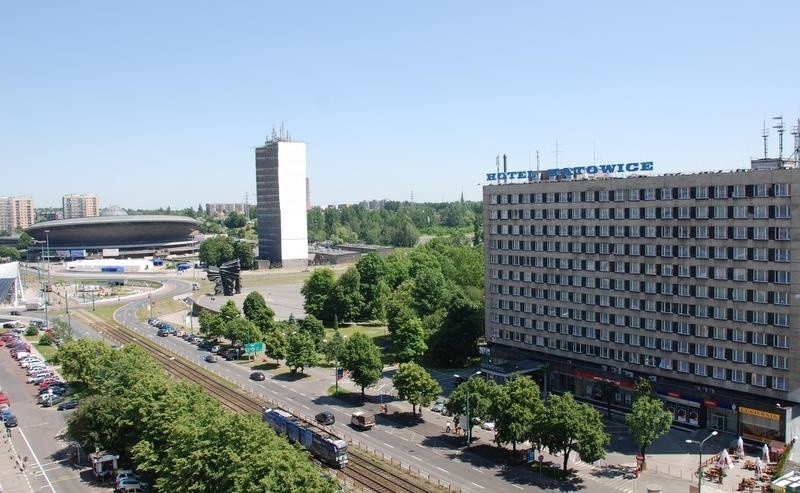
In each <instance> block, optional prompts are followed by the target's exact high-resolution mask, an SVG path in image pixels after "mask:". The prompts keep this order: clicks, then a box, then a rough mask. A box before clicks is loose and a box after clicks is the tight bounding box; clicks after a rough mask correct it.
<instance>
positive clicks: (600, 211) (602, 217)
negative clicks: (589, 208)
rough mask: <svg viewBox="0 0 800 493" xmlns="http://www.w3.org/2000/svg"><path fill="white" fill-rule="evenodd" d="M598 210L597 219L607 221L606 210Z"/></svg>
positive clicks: (607, 214)
mask: <svg viewBox="0 0 800 493" xmlns="http://www.w3.org/2000/svg"><path fill="white" fill-rule="evenodd" d="M598 210H599V215H598V218H599V219H608V218H609V217H610V215H609V213H608V209H606V208H602V209H598Z"/></svg>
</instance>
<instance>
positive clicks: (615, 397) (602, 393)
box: [572, 370, 636, 409]
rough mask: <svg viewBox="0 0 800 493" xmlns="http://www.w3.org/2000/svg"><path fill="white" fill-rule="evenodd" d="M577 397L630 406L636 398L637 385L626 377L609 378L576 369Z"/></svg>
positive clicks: (625, 406)
mask: <svg viewBox="0 0 800 493" xmlns="http://www.w3.org/2000/svg"><path fill="white" fill-rule="evenodd" d="M572 374H573V376H574V377H575V390H574V393H575V397H578V398H583V399H588V400H593V401H599V402H603V403H606V404H610V405H613V406H618V407H621V408H626V409H628V408H630V407H631V405H632V404H633V400H634V399H635V398H636V390H635V385H634V383H633V382H632V381H630V380H627V379H625V378H609V377H607V376H601V375H595V374H593V373H589V372H587V371H581V370H574V371H573V373H572Z"/></svg>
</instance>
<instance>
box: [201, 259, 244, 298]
mask: <svg viewBox="0 0 800 493" xmlns="http://www.w3.org/2000/svg"><path fill="white" fill-rule="evenodd" d="M239 270H240V268H239V259H238V258H237V259H236V260H229V261H227V262H225V263H224V264H222V265H220V266H219V267H209V268H208V280H209V281H214V294H221V295H224V296H233V295H234V294H239V293H241V292H242V283H241V279H240V276H239Z"/></svg>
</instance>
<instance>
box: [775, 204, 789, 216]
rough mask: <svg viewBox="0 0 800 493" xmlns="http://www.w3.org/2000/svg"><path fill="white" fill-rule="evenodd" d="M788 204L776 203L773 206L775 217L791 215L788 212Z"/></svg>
mask: <svg viewBox="0 0 800 493" xmlns="http://www.w3.org/2000/svg"><path fill="white" fill-rule="evenodd" d="M789 211H790V209H789V206H788V205H776V206H775V219H789V218H790V217H791V212H789Z"/></svg>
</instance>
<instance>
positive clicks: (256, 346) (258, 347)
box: [244, 342, 264, 353]
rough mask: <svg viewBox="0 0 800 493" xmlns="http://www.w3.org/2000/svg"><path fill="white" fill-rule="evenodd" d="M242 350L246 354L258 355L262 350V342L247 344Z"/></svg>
mask: <svg viewBox="0 0 800 493" xmlns="http://www.w3.org/2000/svg"><path fill="white" fill-rule="evenodd" d="M244 350H245V351H246V352H248V353H259V352H261V351H263V350H264V343H263V342H248V343H247V344H245V345H244Z"/></svg>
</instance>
